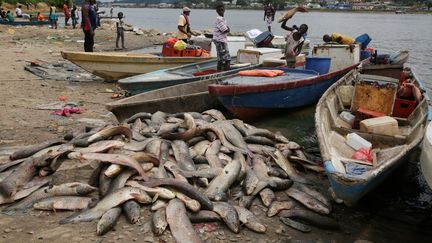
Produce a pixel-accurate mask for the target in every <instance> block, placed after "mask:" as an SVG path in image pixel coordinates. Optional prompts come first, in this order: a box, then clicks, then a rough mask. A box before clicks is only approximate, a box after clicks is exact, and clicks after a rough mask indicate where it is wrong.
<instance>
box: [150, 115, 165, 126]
mask: <svg viewBox="0 0 432 243" xmlns="http://www.w3.org/2000/svg"><path fill="white" fill-rule="evenodd" d="M166 119H167V115H166V113H165V112H162V111H156V112H155V113H153V114H152V116H151V121H152V122H153V123H154V124H157V125H159V126H160V125H162V124H163V123H165V122H166Z"/></svg>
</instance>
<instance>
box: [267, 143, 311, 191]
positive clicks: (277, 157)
mask: <svg viewBox="0 0 432 243" xmlns="http://www.w3.org/2000/svg"><path fill="white" fill-rule="evenodd" d="M269 155H270V156H271V157H272V158H273V160H274V161H275V162H276V164H277V165H278V166H279V167H281V169H283V170H284V171H285V172H286V173H287V174H288V176H289V177H290V179H291V180H293V181H296V182H299V183H305V184H308V183H309V182H308V181H307V180H306V179H305V178H304V177H301V176H300V174H299V173H297V171H296V170H295V169H294V167H293V166H292V165H291V164H290V162H289V161H288V160H287V159H286V158H285V157H284V156H283V154H282V153H281V152H280V151H279V150H277V149H276V150H275V151H274V152H273V153H269Z"/></svg>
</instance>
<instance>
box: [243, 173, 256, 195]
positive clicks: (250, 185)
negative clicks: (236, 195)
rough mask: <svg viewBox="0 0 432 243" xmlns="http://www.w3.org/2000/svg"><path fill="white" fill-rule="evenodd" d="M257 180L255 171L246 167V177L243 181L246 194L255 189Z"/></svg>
mask: <svg viewBox="0 0 432 243" xmlns="http://www.w3.org/2000/svg"><path fill="white" fill-rule="evenodd" d="M259 181H260V180H259V178H258V177H257V175H256V174H255V172H254V171H253V170H252V169H251V168H250V167H249V166H248V167H247V168H246V177H245V179H244V181H243V186H244V188H245V191H246V194H247V195H251V194H252V193H253V192H254V191H255V188H256V187H257V185H258V182H259Z"/></svg>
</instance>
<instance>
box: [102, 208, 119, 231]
mask: <svg viewBox="0 0 432 243" xmlns="http://www.w3.org/2000/svg"><path fill="white" fill-rule="evenodd" d="M121 212H122V209H121V208H120V207H114V208H111V209H109V210H108V211H106V212H105V213H104V214H103V215H102V217H101V218H100V219H99V222H98V223H97V226H96V234H97V235H104V234H106V233H107V232H108V231H110V230H111V229H112V228H114V226H115V224H116V223H117V220H118V219H119V218H120V215H121Z"/></svg>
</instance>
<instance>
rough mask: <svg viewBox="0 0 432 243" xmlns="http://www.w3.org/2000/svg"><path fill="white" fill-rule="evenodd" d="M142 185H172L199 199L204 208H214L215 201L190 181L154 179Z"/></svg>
mask: <svg viewBox="0 0 432 243" xmlns="http://www.w3.org/2000/svg"><path fill="white" fill-rule="evenodd" d="M140 183H141V185H144V186H148V187H157V186H170V187H173V188H175V189H177V190H178V191H179V192H181V193H183V194H185V195H186V196H188V197H190V198H192V199H195V200H197V201H198V202H199V203H200V204H201V206H202V208H204V209H206V210H212V209H213V203H212V202H211V201H210V199H209V198H208V197H207V196H205V195H203V194H202V193H200V192H199V191H198V190H197V189H196V188H195V187H193V186H191V185H190V184H189V183H185V182H181V181H179V180H176V179H169V178H167V179H152V180H150V181H148V182H140Z"/></svg>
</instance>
